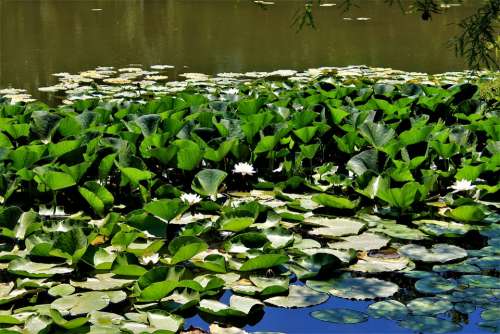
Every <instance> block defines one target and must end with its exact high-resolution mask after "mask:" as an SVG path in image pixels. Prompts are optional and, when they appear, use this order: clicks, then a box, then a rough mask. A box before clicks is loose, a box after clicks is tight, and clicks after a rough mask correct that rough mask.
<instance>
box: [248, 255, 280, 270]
mask: <svg viewBox="0 0 500 334" xmlns="http://www.w3.org/2000/svg"><path fill="white" fill-rule="evenodd" d="M287 261H288V256H286V255H282V254H263V255H258V256H256V257H253V258H251V259H249V260H247V261H246V262H244V263H243V264H242V265H241V267H240V268H239V270H240V271H253V270H259V269H267V268H271V267H274V266H277V265H280V264H284V263H286V262H287Z"/></svg>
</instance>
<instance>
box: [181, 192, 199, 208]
mask: <svg viewBox="0 0 500 334" xmlns="http://www.w3.org/2000/svg"><path fill="white" fill-rule="evenodd" d="M181 200H182V201H184V202H187V203H188V204H189V205H194V204H196V203H198V202H200V201H201V197H200V196H199V195H197V194H188V193H184V194H182V195H181Z"/></svg>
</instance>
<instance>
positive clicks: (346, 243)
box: [328, 232, 389, 251]
mask: <svg viewBox="0 0 500 334" xmlns="http://www.w3.org/2000/svg"><path fill="white" fill-rule="evenodd" d="M341 240H342V241H339V242H330V243H328V246H329V247H330V248H335V249H350V248H352V249H355V250H364V251H368V250H372V249H380V248H382V247H384V246H386V245H387V244H388V243H389V238H386V237H383V236H381V235H380V234H375V233H370V232H365V233H362V234H360V235H354V236H349V237H343V238H341Z"/></svg>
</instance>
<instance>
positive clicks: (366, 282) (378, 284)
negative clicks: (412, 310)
mask: <svg viewBox="0 0 500 334" xmlns="http://www.w3.org/2000/svg"><path fill="white" fill-rule="evenodd" d="M306 284H307V286H308V287H310V288H312V289H314V290H318V291H322V292H328V293H330V294H332V295H334V296H337V297H341V298H346V299H357V300H363V299H374V298H385V297H390V296H392V295H394V294H395V293H396V292H397V291H398V290H399V287H398V286H397V285H396V284H394V283H392V282H388V281H383V280H380V279H377V278H363V277H351V276H349V275H346V274H344V275H342V276H341V277H339V278H333V279H330V280H328V281H313V280H308V281H307V282H306Z"/></svg>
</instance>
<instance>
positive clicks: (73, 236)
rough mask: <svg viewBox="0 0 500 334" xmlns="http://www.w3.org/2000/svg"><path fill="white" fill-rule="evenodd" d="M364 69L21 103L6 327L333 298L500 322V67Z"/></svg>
mask: <svg viewBox="0 0 500 334" xmlns="http://www.w3.org/2000/svg"><path fill="white" fill-rule="evenodd" d="M363 71H366V72H371V73H376V74H377V75H380V73H381V72H384V71H383V70H380V69H379V70H374V69H368V68H361V69H360V68H357V69H356V68H350V69H337V70H334V71H332V70H331V69H330V70H324V71H321V70H315V71H310V73H309V75H308V76H307V75H304V74H301V73H296V72H295V71H288V72H287V71H277V72H273V73H274V74H262V73H260V74H255V73H254V74H253V76H254V78H255V77H265V78H267V79H266V80H255V79H253V80H250V79H249V78H248V77H249V76H251V75H249V74H247V75H246V76H245V75H237V74H225V75H223V76H220V77H218V78H216V79H213V78H209V77H208V76H203V75H200V74H191V75H188V77H189V78H190V79H191V80H192V81H189V80H188V81H187V83H183V84H181V83H176V84H173V83H170V84H166V85H165V84H163V85H161V84H155V83H154V79H153V78H152V77H150V79H153V80H149V83H148V84H145V83H144V82H142V81H143V80H142V77H143V76H148V75H157V73H143V72H141V74H140V75H139V74H137V73H139V72H140V71H138V70H130V69H128V71H122V72H121V73H122V74H123V73H136V74H137V75H136V76H135V77H134V76H128V77H127V78H125V77H124V76H123V75H120V76H119V77H114V80H112V78H111V73H110V72H113V70H112V69H109V68H108V69H101V70H97V71H93V72H86V75H80V76H71V75H68V74H65V75H62V76H61V77H62V78H63V80H62V81H63V82H62V83H61V84H60V85H59V86H57V87H56V88H54V89H52V91H59V90H61V91H65V96H64V99H65V104H63V105H61V106H59V107H55V108H51V107H49V106H47V105H46V104H43V103H41V102H29V103H23V102H18V103H10V102H11V101H10V99H11V98H14V99H15V95H12V96H11V98H5V97H4V98H3V99H2V102H0V170H1V173H0V175H1V176H0V201H1V208H0V234H1V243H0V247H1V251H0V267H1V269H2V272H1V275H2V282H3V283H0V288H1V289H0V304H2V311H0V312H1V313H0V326H2V328H3V330H2V332H5V333H45V332H51V333H52V332H59V333H71V332H75V333H145V332H146V333H175V332H178V331H181V330H183V328H184V327H185V325H184V324H185V319H186V318H190V317H192V316H193V315H195V314H199V315H200V316H201V317H202V318H203V319H204V320H205V321H207V322H209V323H211V324H212V325H211V326H210V328H211V331H212V332H213V333H218V332H219V333H220V332H224V331H225V330H226V329H225V327H238V328H242V327H244V326H245V325H247V324H248V323H256V322H258V321H259V319H260V318H261V317H262V316H263V311H264V312H265V310H266V309H268V308H269V307H284V308H295V307H308V306H313V305H318V304H321V303H324V302H326V301H327V300H328V299H329V298H346V299H352V300H373V301H374V303H372V304H371V305H370V306H369V307H368V309H367V310H366V311H365V312H361V311H358V310H350V309H345V308H341V309H322V310H316V311H313V312H311V321H327V322H331V323H346V324H349V323H350V324H356V323H360V322H364V321H367V320H368V319H369V318H370V317H371V318H386V319H388V320H391V321H395V322H397V324H398V325H399V326H401V327H402V328H405V329H408V330H411V331H419V332H425V333H445V332H453V331H459V330H460V328H461V322H466V321H467V320H466V319H467V315H468V314H470V313H472V312H474V311H475V310H476V308H478V309H481V310H482V313H481V317H482V321H481V322H480V323H478V324H477V326H479V327H477V328H482V329H485V330H491V331H498V330H499V322H498V321H499V320H498V317H497V316H496V314H498V304H497V300H498V297H499V296H500V295H499V293H500V290H499V289H498V287H499V286H500V284H499V283H500V282H499V280H500V279H499V277H498V267H499V248H498V246H499V244H500V224H499V222H500V215H499V214H498V208H499V205H500V203H499V202H498V191H499V189H500V183H499V169H500V121H499V114H498V113H499V101H498V95H497V94H495V93H491V91H492V90H493V89H496V88H497V87H498V81H497V80H498V79H497V78H495V77H493V79H492V78H491V77H490V78H489V79H488V80H489V81H488V80H486V81H484V82H476V81H473V82H464V78H467V76H468V75H467V74H463V73H461V74H456V73H455V74H449V75H448V76H436V77H434V78H430V77H428V76H426V75H423V74H417V75H416V76H420V78H423V77H425V79H422V80H416V79H415V77H414V78H409V77H408V76H407V75H406V74H403V73H401V72H390V71H387V70H385V72H389V73H392V74H390V75H389V76H392V77H393V78H394V77H396V76H397V75H396V73H399V75H401V77H405V79H403V80H400V81H398V80H392V81H391V80H386V79H384V80H378V79H377V80H376V79H374V77H375V75H373V76H372V77H367V76H362V75H359V73H360V72H363ZM99 72H102V73H101V76H99ZM346 72H347V73H346ZM89 73H91V75H90V74H89ZM311 73H313V74H311ZM339 73H343V74H344V77H346V76H347V77H349V76H350V77H349V78H348V79H342V80H340V79H339V77H338V76H337V75H338V74H339ZM485 75H486V74H485ZM64 78H66V79H68V80H67V81H64ZM69 78H71V79H69ZM77 78H79V79H77ZM85 78H86V81H85V80H83V79H85ZM89 78H90V79H89ZM117 78H120V80H117ZM136 78H139V79H138V80H140V81H139V83H136V84H134V83H133V82H132V81H133V80H135V79H136ZM156 79H159V78H156ZM89 80H90V81H89ZM125 80H127V81H125ZM495 80H496V81H495ZM140 82H142V84H141V83H140ZM214 82H216V83H214ZM75 83H76V85H75ZM106 83H107V84H109V85H112V84H117V85H118V86H107V85H106ZM225 84H226V85H225ZM127 85H132V86H131V87H128V88H127ZM478 85H480V86H481V89H479V88H478ZM229 86H230V87H231V88H228V87H229ZM109 87H118V88H116V89H115V88H109ZM158 87H163V89H160V88H158ZM491 87H493V88H491ZM494 87H496V88H494ZM46 90H50V89H46ZM127 92H135V95H133V96H130V95H127V94H126V93H127ZM227 292H229V293H230V294H231V297H230V300H229V303H222V302H221V301H220V298H221V296H222V294H224V293H227ZM315 319H317V320H315ZM186 327H187V326H186ZM232 330H233V331H234V332H235V333H236V332H242V331H239V330H238V329H237V328H232Z"/></svg>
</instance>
